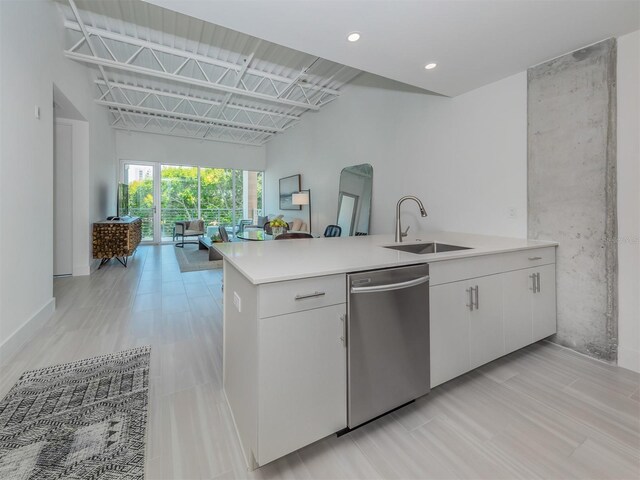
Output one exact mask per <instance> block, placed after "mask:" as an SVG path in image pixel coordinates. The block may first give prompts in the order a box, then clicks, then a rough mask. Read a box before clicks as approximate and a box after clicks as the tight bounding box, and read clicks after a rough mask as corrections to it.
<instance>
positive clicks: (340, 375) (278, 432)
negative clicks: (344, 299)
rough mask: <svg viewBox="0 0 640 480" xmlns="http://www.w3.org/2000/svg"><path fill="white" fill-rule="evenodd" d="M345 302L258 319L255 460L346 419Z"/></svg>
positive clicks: (296, 445) (277, 453)
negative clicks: (256, 438)
mask: <svg viewBox="0 0 640 480" xmlns="http://www.w3.org/2000/svg"><path fill="white" fill-rule="evenodd" d="M344 315H345V304H344V303H343V304H340V305H333V306H329V307H324V308H316V309H312V310H307V311H302V312H296V313H290V314H286V315H278V316H275V317H271V318H265V319H261V320H260V325H259V333H258V335H259V344H260V352H259V355H258V358H259V360H258V371H259V373H258V378H259V380H258V381H259V388H258V398H259V407H258V458H257V460H258V464H260V465H264V464H265V463H268V462H270V461H272V460H275V459H276V458H278V457H281V456H283V455H286V454H287V453H290V452H293V451H294V450H297V449H298V448H300V447H301V446H302V445H308V444H310V443H312V442H315V441H316V440H319V439H321V438H323V437H326V436H327V435H331V434H332V433H335V432H337V431H339V430H341V429H343V428H345V427H346V424H347V388H346V385H347V383H346V382H347V381H346V372H347V365H346V358H347V357H346V347H345V344H344V341H343V340H342V337H343V335H344Z"/></svg>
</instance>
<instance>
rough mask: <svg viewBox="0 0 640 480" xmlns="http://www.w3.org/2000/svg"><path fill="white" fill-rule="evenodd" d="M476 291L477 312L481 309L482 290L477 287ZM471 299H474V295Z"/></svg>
mask: <svg viewBox="0 0 640 480" xmlns="http://www.w3.org/2000/svg"><path fill="white" fill-rule="evenodd" d="M475 291H476V310H478V309H479V308H480V289H479V288H478V285H476V288H475ZM471 298H473V295H472V296H471Z"/></svg>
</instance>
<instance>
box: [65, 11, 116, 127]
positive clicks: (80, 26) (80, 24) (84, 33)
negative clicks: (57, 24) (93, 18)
mask: <svg viewBox="0 0 640 480" xmlns="http://www.w3.org/2000/svg"><path fill="white" fill-rule="evenodd" d="M69 7H71V11H72V12H73V16H74V17H75V18H76V21H77V22H78V23H77V25H78V29H79V30H80V32H82V36H83V38H84V41H85V42H86V43H87V46H88V47H89V50H90V51H91V53H92V54H93V55H94V56H96V50H95V48H93V45H92V44H91V40H90V39H89V33H88V32H87V28H86V27H85V25H84V23H83V22H82V18H80V13H79V12H78V7H76V3H75V2H74V0H69ZM81 43H82V42H81V41H80V42H78V43H76V44H75V45H74V48H78V46H80V44H81ZM105 48H106V45H105ZM107 50H109V49H108V48H107ZM109 53H110V50H109ZM98 68H99V69H100V73H101V74H102V76H103V77H104V78H105V80H106V77H107V76H106V74H105V71H104V68H102V67H98ZM106 82H107V88H108V89H109V90H111V86H110V85H109V81H108V80H106ZM118 113H120V118H122V123H124V124H125V126H126V125H127V121H126V120H125V118H124V114H123V113H122V112H121V111H120V110H118Z"/></svg>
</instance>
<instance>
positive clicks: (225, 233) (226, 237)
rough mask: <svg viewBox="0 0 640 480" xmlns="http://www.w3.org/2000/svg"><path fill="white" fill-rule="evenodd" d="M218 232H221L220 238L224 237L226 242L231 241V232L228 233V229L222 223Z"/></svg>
mask: <svg viewBox="0 0 640 480" xmlns="http://www.w3.org/2000/svg"><path fill="white" fill-rule="evenodd" d="M218 233H219V234H220V238H221V239H222V241H223V242H225V243H227V242H230V240H229V234H228V233H227V229H226V228H224V227H223V226H222V225H220V226H219V227H218Z"/></svg>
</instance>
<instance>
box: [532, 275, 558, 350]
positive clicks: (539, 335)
mask: <svg viewBox="0 0 640 480" xmlns="http://www.w3.org/2000/svg"><path fill="white" fill-rule="evenodd" d="M536 270H537V273H538V288H537V289H536V290H537V291H536V293H535V294H534V295H533V309H532V310H533V313H532V317H533V341H534V342H537V341H538V340H541V339H543V338H546V337H548V336H549V335H553V334H554V333H556V331H557V323H556V266H555V264H554V265H544V266H542V267H539V268H537V269H536Z"/></svg>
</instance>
